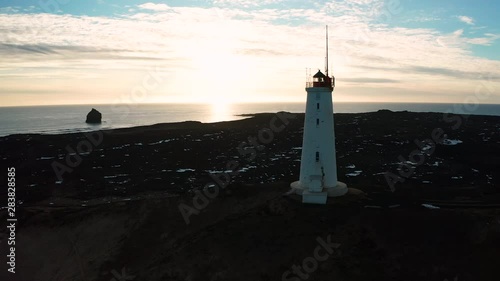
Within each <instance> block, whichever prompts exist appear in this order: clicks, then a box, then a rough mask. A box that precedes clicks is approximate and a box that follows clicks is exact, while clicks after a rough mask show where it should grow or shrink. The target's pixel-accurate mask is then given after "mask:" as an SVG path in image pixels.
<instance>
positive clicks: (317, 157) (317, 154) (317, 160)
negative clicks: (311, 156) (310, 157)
mask: <svg viewBox="0 0 500 281" xmlns="http://www.w3.org/2000/svg"><path fill="white" fill-rule="evenodd" d="M316 162H319V151H316Z"/></svg>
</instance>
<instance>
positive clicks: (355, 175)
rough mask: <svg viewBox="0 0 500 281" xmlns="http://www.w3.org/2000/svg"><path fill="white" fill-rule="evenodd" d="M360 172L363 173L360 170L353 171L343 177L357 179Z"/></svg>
mask: <svg viewBox="0 0 500 281" xmlns="http://www.w3.org/2000/svg"><path fill="white" fill-rule="evenodd" d="M362 172H363V171H361V170H357V171H354V172H352V173H349V174H345V175H346V176H348V177H357V176H359V175H360V174H361V173H362Z"/></svg>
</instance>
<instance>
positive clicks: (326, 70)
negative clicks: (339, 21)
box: [325, 25, 330, 77]
mask: <svg viewBox="0 0 500 281" xmlns="http://www.w3.org/2000/svg"><path fill="white" fill-rule="evenodd" d="M325 72H326V77H330V76H328V25H327V26H326V69H325Z"/></svg>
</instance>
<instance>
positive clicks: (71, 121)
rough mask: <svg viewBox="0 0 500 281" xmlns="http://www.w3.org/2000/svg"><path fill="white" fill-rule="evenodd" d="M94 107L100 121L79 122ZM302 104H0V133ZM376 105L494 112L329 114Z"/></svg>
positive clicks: (489, 110) (493, 111)
mask: <svg viewBox="0 0 500 281" xmlns="http://www.w3.org/2000/svg"><path fill="white" fill-rule="evenodd" d="M92 108H95V109H97V110H99V111H100V112H101V113H102V114H103V123H102V124H100V125H89V124H86V123H85V118H86V116H87V113H88V112H89V111H90V110H91V109H92ZM304 109H305V104H304V103H248V104H227V105H226V104H221V105H210V104H118V105H103V104H100V105H58V106H22V107H0V136H7V135H11V134H24V133H43V134H61V133H70V132H84V131H92V130H100V129H114V128H125V127H134V126H142V125H152V124H157V123H167V122H181V121H188V120H189V121H201V122H219V121H230V120H237V119H241V118H244V117H242V116H239V115H240V114H248V113H261V112H278V111H288V112H297V113H299V112H304ZM380 109H389V110H393V111H402V110H408V111H414V112H443V113H444V112H453V113H458V114H464V113H465V114H477V115H496V116H500V105H498V104H479V105H463V104H445V103H350V102H349V103H340V102H339V103H335V105H334V111H335V113H361V112H373V111H377V110H380Z"/></svg>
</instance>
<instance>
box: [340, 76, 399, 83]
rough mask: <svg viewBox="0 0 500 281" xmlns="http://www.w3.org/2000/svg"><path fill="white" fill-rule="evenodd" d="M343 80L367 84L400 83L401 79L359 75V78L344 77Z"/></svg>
mask: <svg viewBox="0 0 500 281" xmlns="http://www.w3.org/2000/svg"><path fill="white" fill-rule="evenodd" d="M341 81H345V82H352V83H359V84H366V83H398V82H399V80H395V79H388V78H369V77H357V78H345V77H344V78H342V79H341Z"/></svg>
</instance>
